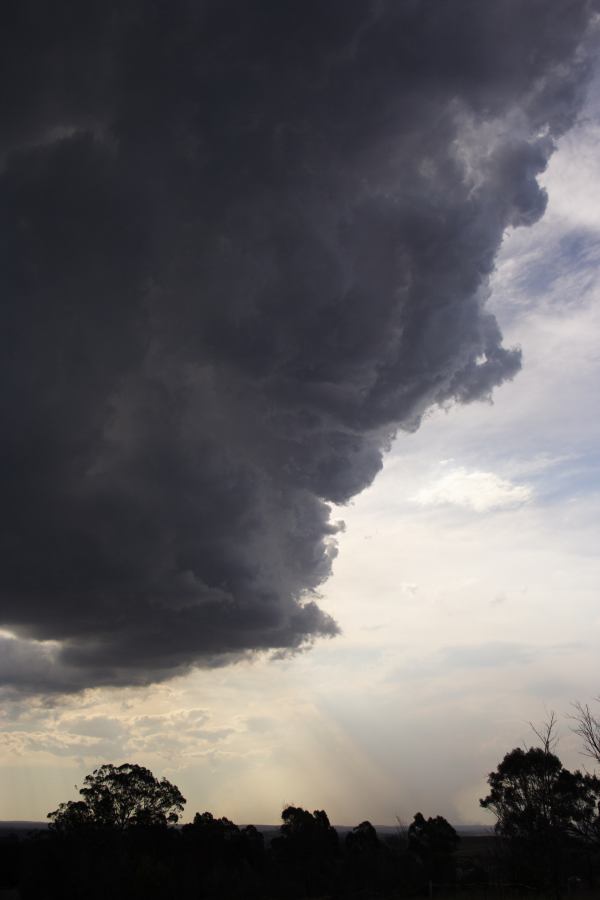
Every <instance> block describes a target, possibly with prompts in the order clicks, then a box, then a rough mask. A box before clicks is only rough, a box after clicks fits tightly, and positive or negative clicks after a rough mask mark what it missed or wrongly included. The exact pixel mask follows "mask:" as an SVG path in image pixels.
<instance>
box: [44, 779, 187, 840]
mask: <svg viewBox="0 0 600 900" xmlns="http://www.w3.org/2000/svg"><path fill="white" fill-rule="evenodd" d="M79 793H80V794H81V796H82V797H83V800H69V801H68V802H66V803H61V804H60V806H59V807H58V809H55V810H53V812H50V813H48V818H49V819H50V820H51V825H50V828H51V829H53V830H56V831H74V830H80V829H82V828H85V827H89V826H95V827H98V826H101V827H109V828H115V829H119V830H124V829H126V828H130V827H132V826H142V825H143V826H156V825H161V826H166V825H171V824H175V823H176V822H177V821H178V819H179V814H180V813H181V812H183V807H184V804H185V802H186V801H185V798H184V797H183V796H182V795H181V793H180V791H179V788H177V787H175V785H174V784H171V782H170V781H167V779H166V778H162V779H161V780H160V781H159V780H158V779H157V778H155V776H154V775H153V774H152V772H151V771H150V770H149V769H145V768H144V767H143V766H138V765H135V764H132V763H124V764H123V765H122V766H113V765H112V764H107V765H103V766H100V768H98V769H94V771H93V772H92V774H91V775H86V777H85V778H84V782H83V787H82V788H80V790H79Z"/></svg>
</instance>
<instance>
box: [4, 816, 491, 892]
mask: <svg viewBox="0 0 600 900" xmlns="http://www.w3.org/2000/svg"><path fill="white" fill-rule="evenodd" d="M282 820H283V822H282V825H281V828H280V829H279V832H278V833H277V835H276V836H275V837H273V838H272V839H271V840H270V841H269V842H266V841H265V838H264V835H263V834H262V833H261V832H259V831H258V830H257V829H256V828H255V827H254V826H252V825H247V826H242V827H241V826H238V825H236V824H234V823H233V822H231V821H230V820H229V819H226V818H220V819H219V818H214V817H213V816H212V815H211V813H210V812H204V813H197V814H196V815H195V817H194V820H193V822H192V823H191V824H189V825H183V826H181V827H179V828H174V827H172V826H167V827H165V826H161V825H142V824H139V825H133V826H130V827H126V828H116V827H110V826H107V825H91V824H89V823H88V825H86V826H85V827H79V828H74V829H59V830H50V831H48V832H38V833H36V834H34V835H30V836H29V837H28V838H27V839H26V840H21V841H17V840H11V841H7V842H4V844H3V846H2V882H1V883H2V885H3V886H6V887H9V886H18V889H19V891H20V896H21V898H23V900H40V898H45V900H46V898H47V900H59V898H60V900H64V898H68V900H100V898H109V897H111V898H123V900H125V898H128V900H142V898H143V900H150V898H151V900H179V898H188V897H189V898H231V900H238V898H239V900H246V898H248V900H254V898H256V900H258V898H274V900H275V898H286V900H295V898H298V900H299V898H304V897H340V898H341V897H361V898H366V897H376V896H388V895H391V894H393V895H395V896H398V895H401V896H407V897H408V896H414V895H417V894H427V893H428V885H429V882H430V881H435V882H436V883H439V882H444V883H448V884H451V883H454V882H455V881H456V879H457V865H456V849H457V847H458V844H459V837H458V835H457V834H456V832H455V830H454V828H452V826H451V825H449V823H448V822H446V820H445V819H443V818H442V817H436V818H430V819H425V818H424V817H423V816H422V815H421V814H420V813H419V814H417V815H416V816H415V818H414V821H413V823H412V824H411V825H410V827H409V828H408V829H407V830H406V831H405V832H400V831H399V832H398V834H397V835H391V836H387V837H386V838H384V839H382V838H381V837H380V836H379V835H378V834H377V832H376V830H375V828H374V827H373V826H372V825H371V823H370V822H361V823H360V824H359V825H357V826H356V828H354V829H352V830H351V831H349V832H348V833H347V834H346V835H345V837H344V838H341V837H340V835H338V833H337V831H336V829H335V828H333V827H332V826H331V824H330V822H329V819H328V817H327V814H326V813H325V812H324V811H323V810H316V811H314V812H312V813H311V812H309V811H307V810H304V809H301V808H299V807H293V806H290V807H288V808H287V809H285V810H284V811H283V813H282ZM471 874H472V876H476V877H479V878H481V877H483V876H482V873H471Z"/></svg>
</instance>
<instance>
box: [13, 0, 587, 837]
mask: <svg viewBox="0 0 600 900" xmlns="http://www.w3.org/2000/svg"><path fill="white" fill-rule="evenodd" d="M226 6H227V7H228V6H231V7H232V9H227V11H226V12H225V11H224V10H225V7H226ZM67 7H68V4H58V6H57V8H56V9H57V12H56V15H53V14H50V13H48V11H47V10H46V11H44V9H42V8H41V5H40V8H37V4H36V3H34V2H31V3H29V4H24V5H23V7H22V9H23V10H25V12H22V13H20V14H15V18H14V21H12V22H11V23H9V24H10V28H9V29H5V31H6V30H7V31H9V32H10V37H9V38H8V39H7V38H6V37H5V38H3V40H8V44H9V47H10V48H12V49H11V53H10V54H9V57H10V60H11V61H10V65H11V67H12V69H11V71H12V74H13V84H14V98H13V99H12V101H11V103H10V104H9V105H8V106H7V107H6V110H5V113H4V118H5V121H6V128H5V131H4V136H3V138H2V142H1V147H0V149H1V153H2V171H1V174H0V179H1V184H0V193H1V194H2V198H3V199H2V204H1V206H2V209H3V213H2V216H3V231H4V232H5V233H6V235H7V240H6V241H5V247H4V253H5V258H4V263H3V269H4V271H5V273H6V275H5V277H6V296H7V297H8V304H7V310H8V314H7V316H6V328H5V329H4V336H3V339H4V342H5V343H4V345H3V363H2V364H3V366H4V373H5V375H4V380H3V384H4V387H3V389H2V410H3V411H2V416H3V421H4V423H5V425H4V429H3V430H4V435H5V439H4V443H3V451H2V453H3V466H2V479H3V494H4V496H5V497H6V498H7V499H6V503H5V505H4V518H5V529H4V530H3V539H2V546H1V548H0V552H1V561H2V576H1V577H2V585H1V588H0V589H1V595H0V596H1V598H2V600H1V607H0V609H1V613H2V615H1V621H0V627H1V628H2V630H1V632H0V642H1V644H2V646H1V648H0V654H1V655H0V684H1V685H2V691H3V704H2V707H1V709H0V729H1V730H0V766H1V775H2V781H3V789H2V791H1V792H0V818H4V819H15V818H21V819H40V818H44V817H45V814H46V812H47V811H48V810H49V809H54V808H55V807H56V805H57V803H58V802H60V801H61V800H67V799H72V798H73V796H74V790H73V785H74V784H75V783H80V782H81V780H82V778H83V776H84V775H85V774H86V773H87V772H88V771H90V770H91V769H92V768H94V767H96V766H97V765H98V764H100V763H102V762H109V761H110V762H115V763H120V762H124V761H129V762H137V763H141V764H144V765H147V766H149V767H150V768H151V769H152V770H153V771H154V772H155V773H156V774H157V775H166V776H167V777H168V778H169V779H171V780H173V781H174V782H175V783H176V784H177V785H178V786H179V787H180V789H181V790H182V792H183V794H184V796H186V797H187V798H188V807H187V810H188V815H190V816H193V813H194V812H195V811H197V810H204V809H209V810H211V811H212V812H213V813H214V814H217V815H227V816H228V817H229V818H231V819H233V820H234V821H237V822H257V823H258V822H276V821H277V819H278V817H279V814H280V811H281V808H282V807H283V805H284V804H287V803H294V804H297V805H302V806H305V807H308V808H310V809H314V808H325V809H326V811H327V812H328V814H329V816H330V818H331V820H332V821H335V822H337V823H345V824H356V823H357V822H359V821H361V820H363V819H365V818H368V819H370V820H371V821H373V822H376V823H379V824H394V823H395V822H396V821H397V818H400V819H401V820H402V821H407V820H410V819H412V816H413V815H414V813H415V812H416V811H417V810H421V811H422V812H423V813H424V814H425V815H435V814H438V813H440V814H443V815H445V816H447V817H448V818H449V819H450V820H451V821H453V822H454V823H474V822H485V821H488V820H487V819H486V814H484V813H483V812H482V811H480V810H479V808H478V798H479V797H481V796H483V795H484V793H485V776H486V773H487V772H489V771H490V770H491V769H493V768H495V766H496V765H497V763H498V762H499V760H500V759H501V758H502V756H503V755H504V753H506V752H507V751H508V750H510V749H512V747H514V746H516V745H519V744H520V745H522V744H523V743H527V742H532V741H533V740H534V737H533V734H532V732H531V729H530V727H529V724H528V723H529V722H530V721H533V722H534V723H539V722H541V721H542V720H543V719H544V718H545V717H546V716H547V715H548V712H549V710H556V712H557V713H558V714H559V716H560V717H561V723H562V732H563V735H562V739H561V743H560V747H559V749H560V752H561V755H562V756H563V759H564V761H565V763H567V764H569V765H581V764H582V762H583V760H582V758H581V756H580V755H579V752H578V751H579V748H578V746H577V742H576V740H575V739H574V738H573V736H572V735H570V733H569V728H568V720H567V719H566V715H567V714H568V712H569V708H570V703H571V701H573V700H575V699H579V700H582V701H584V702H585V701H589V700H591V699H592V698H593V697H594V696H595V695H596V694H598V693H600V682H599V680H598V671H597V660H598V653H599V650H600V610H599V608H598V589H599V587H600V560H599V558H598V553H597V548H598V546H600V533H599V532H600V524H599V522H600V517H599V515H598V513H599V512H600V510H599V506H600V493H599V490H598V484H599V479H598V475H599V467H600V459H599V453H598V446H599V445H600V444H599V439H600V433H599V432H600V423H599V417H598V400H597V386H598V383H599V377H600V371H599V369H600V354H599V351H598V346H599V341H598V337H599V333H600V329H599V324H600V323H599V318H600V310H599V306H598V299H599V296H600V282H599V279H598V274H597V273H598V262H599V259H600V213H599V211H598V210H599V209H600V207H599V204H598V189H599V185H600V164H599V163H598V154H597V147H598V143H599V139H600V115H599V110H600V86H599V81H598V77H597V76H593V73H591V72H590V67H589V65H588V62H589V60H590V59H591V58H593V42H594V40H595V37H594V27H595V25H594V21H593V18H592V13H591V10H592V8H593V4H588V3H586V2H584V0H572V2H569V3H567V4H565V3H563V2H558V0H557V2H548V0H544V2H541V0H539V2H538V0H532V2H531V3H530V4H527V5H526V4H522V3H518V2H513V0H502V2H498V3H495V4H493V6H487V5H486V4H474V3H472V2H470V0H464V2H463V0H456V2H454V0H453V2H451V3H448V4H444V6H443V7H440V6H439V5H437V4H435V3H431V2H428V0H422V2H420V3H413V2H408V0H407V2H400V3H394V4H386V3H379V4H369V3H367V2H364V0H360V2H359V0H357V2H351V3H347V2H346V3H341V0H340V2H339V3H338V2H336V0H332V2H331V3H329V4H320V3H316V2H315V3H312V2H306V3H304V4H302V5H298V6H297V7H294V11H293V13H292V12H291V11H290V10H291V7H290V8H286V10H287V11H281V10H280V9H279V8H275V7H272V6H271V4H270V3H267V2H262V0H261V2H258V3H254V4H246V3H240V2H237V0H236V2H231V3H229V4H223V3H215V4H212V3H206V4H195V3H184V2H177V3H174V4H173V6H172V7H170V8H169V12H164V11H163V12H161V6H160V4H157V6H156V9H155V8H154V5H153V4H148V3H140V4H137V3H135V2H131V3H126V4H124V5H122V4H121V5H115V10H116V9H118V8H119V7H121V10H122V12H121V13H119V14H116V13H115V14H113V15H109V13H108V11H109V10H110V8H111V4H105V5H99V6H98V8H97V9H96V7H93V6H90V8H89V10H86V14H85V15H83V14H81V16H80V19H78V17H77V15H75V17H74V18H73V19H72V20H71V19H70V21H71V27H69V28H68V29H67V28H66V26H65V19H64V17H63V18H62V19H61V15H60V13H61V11H62V12H64V13H65V15H66V13H67V12H68V10H67ZM165 9H166V8H165ZM123 10H126V12H124V11H123ZM113 13H114V10H113ZM234 13H235V15H234ZM590 23H591V24H590ZM5 49H6V48H5ZM342 523H343V524H342ZM490 824H491V823H490Z"/></svg>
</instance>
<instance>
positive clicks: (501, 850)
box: [0, 707, 600, 900]
mask: <svg viewBox="0 0 600 900" xmlns="http://www.w3.org/2000/svg"><path fill="white" fill-rule="evenodd" d="M577 712H578V718H577V725H578V727H577V729H576V731H577V733H578V734H579V735H580V736H581V737H582V738H583V742H584V749H585V750H586V751H587V753H588V755H589V756H591V757H592V758H593V759H594V760H595V761H596V762H598V763H600V722H598V721H597V720H596V719H595V718H594V717H593V716H592V714H591V713H590V711H589V709H588V708H587V707H577ZM554 729H555V720H554V717H553V716H552V717H551V719H550V721H549V722H548V723H547V724H546V726H545V727H544V729H543V730H542V731H540V732H536V734H537V735H538V737H539V739H540V746H536V747H530V748H526V749H521V748H515V749H514V750H512V751H510V753H507V754H506V756H505V757H504V759H503V760H502V761H501V762H500V764H499V765H498V767H497V769H496V770H495V771H494V772H491V773H490V775H489V776H488V786H489V793H488V794H487V796H486V797H484V798H482V800H481V801H480V802H481V806H482V807H483V808H485V809H487V810H489V811H490V812H492V813H493V814H494V816H495V818H496V825H495V834H494V837H489V838H484V839H481V840H480V841H479V844H478V847H477V848H476V847H475V846H474V842H473V839H471V840H469V838H467V839H466V841H465V843H470V844H471V848H470V850H469V848H468V847H467V848H465V847H462V848H461V847H460V843H461V842H460V839H459V836H458V834H457V833H456V831H455V830H454V828H453V827H452V826H451V825H450V824H449V823H448V822H447V821H446V820H445V819H444V818H443V817H442V816H436V817H434V818H428V819H426V818H425V817H424V816H423V815H422V814H421V813H417V814H416V815H415V817H414V819H413V821H412V823H411V824H410V825H409V827H408V828H406V829H404V828H400V827H399V828H398V831H397V832H396V833H395V834H392V835H387V836H385V837H382V836H381V835H379V834H378V833H377V831H376V829H375V828H374V827H373V825H372V824H371V823H370V822H368V821H364V822H361V823H360V824H359V825H357V826H356V827H355V828H353V829H352V830H350V831H349V832H348V833H347V834H346V835H345V836H344V837H343V838H342V837H340V835H339V834H338V832H337V831H336V829H335V828H334V827H333V826H332V825H331V824H330V821H329V818H328V816H327V814H326V812H325V811H324V810H315V811H314V812H310V811H308V810H305V809H302V808H301V807H295V806H288V807H287V808H286V809H284V810H283V813H282V824H281V826H280V828H279V830H278V832H276V835H275V836H274V837H272V839H271V840H267V841H266V840H265V836H264V835H263V834H262V833H261V832H260V831H258V830H257V829H256V828H255V827H254V826H252V825H246V826H238V825H236V824H234V823H233V822H231V821H230V820H229V819H227V818H220V819H219V818H215V817H214V816H213V815H212V814H211V813H210V812H203V813H196V815H195V816H194V819H193V821H192V822H191V823H190V824H186V825H182V826H179V825H178V820H179V816H180V814H181V813H182V812H183V809H184V806H185V803H186V801H185V798H184V797H183V796H182V795H181V792H180V791H179V789H178V788H177V787H176V786H175V785H173V784H171V783H170V782H169V781H167V780H166V779H165V778H162V779H160V780H159V779H157V778H156V777H155V776H154V775H153V774H152V772H150V771H149V770H148V769H145V768H144V767H142V766H138V765H134V764H129V763H127V764H125V765H122V766H113V765H103V766H101V767H100V768H98V769H96V770H95V771H94V772H92V773H91V774H90V775H88V776H86V778H85V779H84V783H83V786H82V787H81V789H80V790H79V794H80V798H81V799H79V800H76V801H73V800H71V801H67V802H65V803H61V804H60V806H59V807H58V809H56V810H54V811H52V812H51V813H49V814H48V816H49V819H50V826H49V829H48V831H43V832H42V831H39V832H35V833H32V834H30V835H29V837H28V838H27V839H25V840H17V839H16V838H12V839H5V840H3V841H1V842H0V889H2V888H18V891H19V896H20V897H21V898H22V900H42V898H43V900H59V898H60V900H100V898H109V897H110V898H114V900H120V898H123V900H125V898H127V900H137V898H139V900H142V898H143V900H163V898H164V900H167V898H168V900H180V898H181V900H184V898H199V900H204V898H206V900H213V898H214V900H218V898H224V900H259V898H260V900H301V898H332V900H337V898H340V900H342V898H357V900H369V898H387V897H394V898H402V897H416V896H427V895H429V896H431V893H432V890H433V888H434V886H435V889H436V892H437V893H441V892H443V890H444V889H445V890H446V891H447V892H451V893H455V892H456V891H459V890H461V889H464V890H468V889H470V888H474V887H475V886H477V887H479V888H483V889H484V891H485V889H486V887H487V886H491V885H498V884H501V883H503V884H507V883H509V884H513V885H520V886H521V888H526V889H527V890H529V891H538V892H546V893H545V896H552V897H554V898H557V897H560V896H561V895H562V894H563V893H564V892H566V891H568V892H569V893H573V891H574V890H576V889H578V888H579V887H583V886H584V885H585V886H588V887H589V888H590V889H591V890H593V889H594V887H595V885H596V884H597V882H598V880H599V876H600V780H599V779H598V778H597V777H596V776H595V775H592V774H589V773H587V772H581V771H578V770H576V771H573V772H572V771H569V770H568V769H566V768H565V767H564V766H563V765H562V763H561V761H560V759H559V757H558V756H557V755H556V753H555V752H554V750H555V744H556V742H555V740H554ZM475 843H476V842H475ZM490 896H492V895H490Z"/></svg>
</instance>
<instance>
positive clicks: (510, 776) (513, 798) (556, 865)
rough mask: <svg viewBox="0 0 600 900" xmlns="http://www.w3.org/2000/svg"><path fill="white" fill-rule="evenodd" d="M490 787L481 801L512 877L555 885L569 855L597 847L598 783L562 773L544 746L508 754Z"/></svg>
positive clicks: (590, 777)
mask: <svg viewBox="0 0 600 900" xmlns="http://www.w3.org/2000/svg"><path fill="white" fill-rule="evenodd" d="M488 784H489V786H490V793H489V794H488V796H487V797H484V798H483V799H482V800H481V801H480V803H481V806H482V807H483V808H484V809H489V810H490V811H491V812H493V813H494V815H495V816H496V819H497V821H496V832H497V833H498V835H499V836H501V837H502V838H503V839H504V841H505V850H506V856H507V860H508V864H509V866H510V869H511V871H512V874H513V877H514V878H516V879H519V880H523V881H526V882H527V883H530V884H536V885H544V884H552V885H554V886H555V887H556V886H559V885H560V884H562V883H563V882H564V881H565V879H566V877H567V876H568V874H569V872H568V871H567V869H570V868H572V866H573V862H572V860H573V857H574V856H577V855H578V854H579V855H580V854H581V853H582V852H584V853H586V854H587V855H589V852H590V851H591V850H593V849H594V848H595V847H597V845H598V842H599V839H600V817H599V812H598V811H599V801H600V780H599V779H598V778H596V777H595V776H593V775H589V774H582V773H581V772H579V771H575V772H570V771H569V770H568V769H565V768H564V767H563V765H562V763H561V761H560V759H559V758H558V756H556V755H555V754H554V753H552V752H551V751H550V749H549V747H548V745H546V746H545V747H532V748H530V749H529V750H522V749H520V748H518V747H517V748H516V749H514V750H512V751H511V752H510V753H507V754H506V756H505V757H504V759H503V760H502V762H501V763H500V764H499V766H498V768H497V769H496V771H495V772H491V773H490V775H489V776H488Z"/></svg>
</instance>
